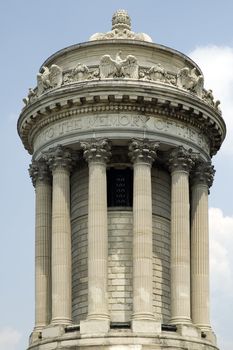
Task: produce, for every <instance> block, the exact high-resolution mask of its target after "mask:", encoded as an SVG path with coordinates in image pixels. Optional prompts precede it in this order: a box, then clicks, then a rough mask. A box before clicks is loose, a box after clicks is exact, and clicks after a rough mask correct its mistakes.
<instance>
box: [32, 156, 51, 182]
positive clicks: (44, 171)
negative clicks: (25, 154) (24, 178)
mask: <svg viewBox="0 0 233 350" xmlns="http://www.w3.org/2000/svg"><path fill="white" fill-rule="evenodd" d="M28 171H29V175H30V177H31V179H32V183H33V186H34V187H35V186H36V183H37V181H41V182H46V183H50V182H51V172H50V170H49V167H48V164H47V163H46V161H45V160H44V159H40V160H38V161H36V160H32V163H31V164H30V165H29V169H28Z"/></svg>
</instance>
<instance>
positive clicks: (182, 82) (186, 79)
mask: <svg viewBox="0 0 233 350" xmlns="http://www.w3.org/2000/svg"><path fill="white" fill-rule="evenodd" d="M203 85H204V77H203V76H202V75H199V76H197V75H196V68H193V69H190V68H188V67H184V68H182V69H181V70H180V71H179V72H178V74H177V86H178V87H179V88H182V89H186V90H189V91H192V92H194V93H196V94H197V96H198V97H202V91H203Z"/></svg>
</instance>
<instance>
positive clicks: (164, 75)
mask: <svg viewBox="0 0 233 350" xmlns="http://www.w3.org/2000/svg"><path fill="white" fill-rule="evenodd" d="M139 79H142V80H149V81H158V82H161V83H167V84H172V85H176V80H177V79H176V75H175V74H174V73H171V72H167V71H166V70H165V68H164V67H163V66H162V65H161V64H160V63H157V64H156V65H154V66H152V67H150V68H149V69H144V70H143V69H140V73H139Z"/></svg>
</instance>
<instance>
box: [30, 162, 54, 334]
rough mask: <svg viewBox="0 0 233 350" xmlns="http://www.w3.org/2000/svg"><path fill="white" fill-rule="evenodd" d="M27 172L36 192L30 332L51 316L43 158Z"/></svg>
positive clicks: (48, 205) (47, 202)
mask: <svg viewBox="0 0 233 350" xmlns="http://www.w3.org/2000/svg"><path fill="white" fill-rule="evenodd" d="M29 173H30V176H31V178H32V182H33V185H34V186H35V192H36V215H35V219H36V220H35V221H36V222H35V328H34V332H37V331H41V330H42V329H43V328H44V327H45V326H47V325H48V324H49V322H50V317H51V314H50V312H51V294H50V293H51V289H50V285H51V281H50V278H51V273H50V268H51V267H50V263H51V261H50V260H51V256H50V249H51V208H52V198H51V175H50V172H49V169H48V166H47V165H46V163H45V162H44V161H33V162H32V164H31V165H30V168H29Z"/></svg>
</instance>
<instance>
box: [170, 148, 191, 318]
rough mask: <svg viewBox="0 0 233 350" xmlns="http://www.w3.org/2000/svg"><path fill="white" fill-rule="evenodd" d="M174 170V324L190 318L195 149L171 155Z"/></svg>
mask: <svg viewBox="0 0 233 350" xmlns="http://www.w3.org/2000/svg"><path fill="white" fill-rule="evenodd" d="M169 166H170V171H171V180H172V182H171V323H174V324H185V323H191V319H190V221H189V220H190V215H189V209H190V205H189V171H190V170H191V167H192V166H193V161H192V159H191V151H187V150H185V149H184V148H183V147H182V146H180V147H178V148H176V149H175V150H173V151H172V152H171V154H170V158H169Z"/></svg>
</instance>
